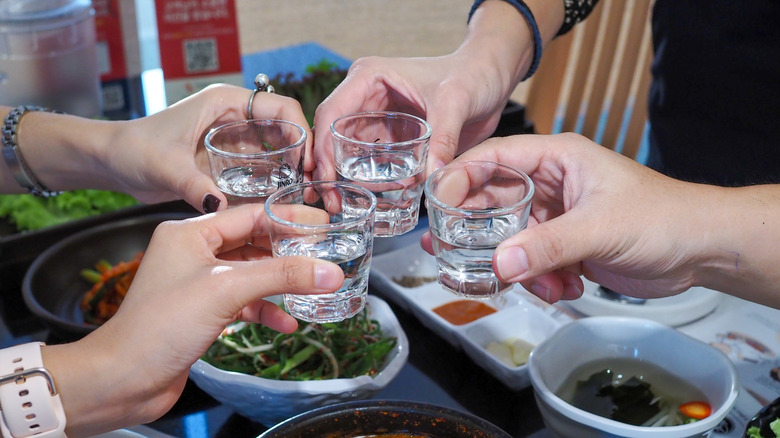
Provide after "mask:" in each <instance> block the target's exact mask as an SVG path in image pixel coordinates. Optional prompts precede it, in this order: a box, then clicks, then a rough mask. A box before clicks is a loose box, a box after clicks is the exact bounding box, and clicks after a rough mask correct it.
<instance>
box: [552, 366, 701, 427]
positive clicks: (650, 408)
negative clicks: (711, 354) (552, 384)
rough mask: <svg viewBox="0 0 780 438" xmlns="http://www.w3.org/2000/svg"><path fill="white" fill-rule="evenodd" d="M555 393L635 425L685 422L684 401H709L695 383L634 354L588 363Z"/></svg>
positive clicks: (597, 413)
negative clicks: (681, 410) (629, 356)
mask: <svg viewBox="0 0 780 438" xmlns="http://www.w3.org/2000/svg"><path fill="white" fill-rule="evenodd" d="M556 395H557V396H558V397H560V398H562V399H563V400H565V401H567V402H568V403H571V404H572V405H573V406H575V407H577V408H579V409H582V410H584V411H587V412H590V413H592V414H595V415H599V416H602V417H606V418H610V419H612V420H615V421H620V422H622V423H627V424H632V425H635V426H676V425H680V424H683V423H684V422H685V421H686V419H685V417H683V416H682V414H680V412H679V406H680V405H681V404H683V403H686V402H689V401H692V400H703V401H707V398H706V397H705V396H704V394H703V393H702V392H701V391H700V390H699V389H698V388H696V387H694V386H693V385H692V384H690V383H688V382H686V381H684V380H682V379H681V378H679V377H677V376H675V375H673V374H671V373H669V372H668V371H666V370H664V369H663V368H661V367H659V366H657V365H654V364H651V363H648V362H644V361H641V360H637V359H632V358H610V359H601V360H598V361H594V362H590V363H586V364H584V365H582V366H580V367H579V368H577V369H575V370H574V371H573V372H572V373H571V374H569V376H568V377H567V378H566V380H564V382H563V383H562V384H561V386H560V387H559V388H558V390H557V391H556Z"/></svg>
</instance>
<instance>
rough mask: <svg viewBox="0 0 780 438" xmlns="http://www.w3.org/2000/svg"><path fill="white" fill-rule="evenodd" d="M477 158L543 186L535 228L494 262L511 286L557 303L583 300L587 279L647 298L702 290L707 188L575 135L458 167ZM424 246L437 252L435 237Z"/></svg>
mask: <svg viewBox="0 0 780 438" xmlns="http://www.w3.org/2000/svg"><path fill="white" fill-rule="evenodd" d="M467 160H483V161H495V162H499V163H502V164H506V165H509V166H512V167H515V168H517V169H519V170H522V171H524V172H526V173H528V174H529V175H530V176H531V178H532V179H533V181H534V184H535V196H534V200H533V205H532V210H531V217H530V219H529V223H528V228H527V229H526V230H524V231H521V232H520V233H518V234H516V235H515V236H513V237H510V238H508V239H507V240H505V241H504V242H502V243H501V244H500V245H499V246H498V248H497V249H496V252H495V255H494V258H493V263H494V270H495V271H496V274H497V275H498V277H499V278H500V279H502V280H503V281H508V282H519V283H521V284H522V285H523V286H524V287H525V288H526V289H527V290H529V291H531V292H532V293H534V294H536V295H537V296H539V297H540V298H542V299H544V300H546V301H548V302H556V301H558V300H559V299H575V298H578V297H579V296H580V295H581V294H582V290H583V285H582V281H581V279H580V275H585V277H586V278H588V279H590V280H592V281H594V282H597V283H599V284H602V285H604V286H606V287H609V288H610V289H614V290H616V291H619V292H621V293H625V294H628V295H633V296H638V297H660V296H665V295H673V294H676V293H679V292H682V291H684V290H686V289H688V288H689V287H690V286H692V285H693V281H694V276H693V270H692V263H691V261H692V257H693V255H692V254H693V253H694V252H695V249H696V248H697V245H695V244H694V242H693V241H692V235H691V233H690V229H691V228H692V227H693V221H695V220H696V218H697V217H698V216H697V215H698V214H699V213H703V210H706V206H704V205H703V204H704V203H701V204H697V203H695V202H692V200H697V199H701V198H702V196H701V194H702V192H701V190H704V187H703V186H700V185H694V184H687V183H682V182H680V181H676V180H673V179H671V178H668V177H665V176H663V175H661V174H659V173H656V172H654V171H652V170H650V169H648V168H646V167H644V166H642V165H641V164H639V163H637V162H635V161H633V160H630V159H628V158H626V157H623V156H622V155H619V154H617V153H615V152H613V151H610V150H607V149H605V148H603V147H601V146H598V145H596V144H595V143H593V142H591V141H590V140H588V139H586V138H584V137H581V136H578V135H575V134H561V135H555V136H531V135H521V136H514V137H506V138H503V139H489V140H487V141H485V142H484V143H483V144H482V145H480V146H478V147H476V148H473V149H471V150H469V151H468V152H466V153H464V154H463V155H462V156H460V157H458V159H457V160H456V161H458V162H459V161H467ZM681 212H684V213H683V214H680V213H681ZM670 218H674V219H670ZM686 220H688V222H686ZM422 245H423V247H424V248H425V249H426V250H428V252H431V249H430V235H426V236H424V238H423V241H422Z"/></svg>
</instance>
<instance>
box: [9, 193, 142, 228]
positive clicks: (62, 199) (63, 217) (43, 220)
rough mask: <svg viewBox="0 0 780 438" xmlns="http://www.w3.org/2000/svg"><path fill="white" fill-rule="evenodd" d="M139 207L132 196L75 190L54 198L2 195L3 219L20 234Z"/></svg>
mask: <svg viewBox="0 0 780 438" xmlns="http://www.w3.org/2000/svg"><path fill="white" fill-rule="evenodd" d="M136 204H138V201H136V200H135V198H133V197H132V196H130V195H127V194H124V193H117V192H110V191H105V190H72V191H67V192H63V193H62V194H60V195H59V196H55V197H51V198H39V197H36V196H33V195H30V194H19V195H0V218H4V219H7V220H9V221H10V222H12V223H13V224H14V225H15V226H16V228H17V229H18V230H19V231H35V230H39V229H41V228H46V227H50V226H52V225H58V224H62V223H65V222H69V221H72V220H76V219H83V218H85V217H89V216H93V215H96V214H101V213H108V212H110V211H114V210H118V209H120V208H125V207H130V206H132V205H136Z"/></svg>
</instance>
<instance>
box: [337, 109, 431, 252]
mask: <svg viewBox="0 0 780 438" xmlns="http://www.w3.org/2000/svg"><path fill="white" fill-rule="evenodd" d="M330 130H331V133H332V135H333V153H334V155H333V157H334V162H335V165H336V171H337V172H338V174H339V178H340V179H341V180H344V181H350V182H353V183H355V184H359V185H361V186H363V187H365V188H367V189H369V190H371V191H372V192H373V193H374V195H376V199H377V207H376V219H375V221H376V224H375V226H374V233H375V235H376V236H377V237H390V236H397V235H401V234H404V233H406V232H408V231H411V230H412V229H414V227H415V226H416V225H417V219H418V216H419V213H420V199H421V198H422V192H423V184H424V183H425V161H426V159H427V158H428V147H429V144H430V139H431V127H430V125H429V124H428V123H427V122H426V121H425V120H423V119H421V118H419V117H415V116H412V115H409V114H404V113H398V112H387V111H377V112H364V113H354V114H348V115H345V116H342V117H340V118H338V119H336V120H335V121H334V122H333V124H332V125H331V127H330Z"/></svg>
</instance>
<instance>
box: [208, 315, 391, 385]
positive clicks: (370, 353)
mask: <svg viewBox="0 0 780 438" xmlns="http://www.w3.org/2000/svg"><path fill="white" fill-rule="evenodd" d="M396 342H397V339H396V338H395V337H387V336H384V335H383V334H382V330H381V327H380V325H379V323H378V322H377V321H376V320H371V319H369V318H368V311H367V309H363V311H362V312H361V313H359V314H357V315H356V316H354V317H352V318H350V319H347V320H345V321H341V322H337V323H326V324H309V323H306V322H303V321H299V327H298V330H297V331H296V332H295V333H291V334H282V333H278V332H275V331H273V330H271V329H269V328H267V327H265V326H263V325H260V324H248V323H247V324H245V323H239V324H236V325H235V326H232V327H228V328H227V329H226V330H225V331H224V332H223V333H222V335H221V336H220V337H219V338H218V339H217V341H216V342H214V343H213V344H212V345H211V347H209V349H208V351H206V354H204V355H203V357H202V359H203V360H204V361H206V362H208V363H210V364H211V365H214V366H215V367H217V368H220V369H223V370H226V371H236V372H240V373H245V374H253V375H256V376H259V377H263V378H267V379H277V380H320V379H334V378H352V377H357V376H361V375H369V376H373V375H375V374H377V373H378V372H379V371H380V370H381V369H382V367H383V366H384V363H385V360H386V357H387V355H388V353H390V351H391V350H392V349H393V348H394V347H395V345H396Z"/></svg>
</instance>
